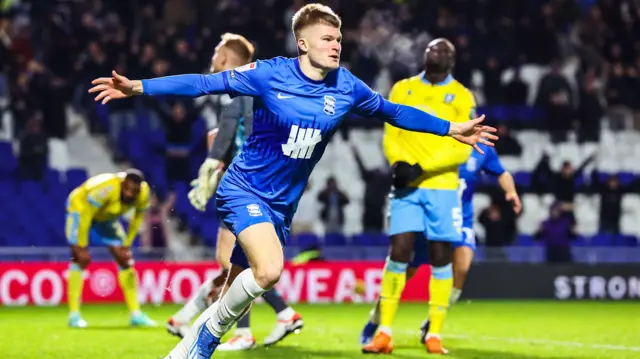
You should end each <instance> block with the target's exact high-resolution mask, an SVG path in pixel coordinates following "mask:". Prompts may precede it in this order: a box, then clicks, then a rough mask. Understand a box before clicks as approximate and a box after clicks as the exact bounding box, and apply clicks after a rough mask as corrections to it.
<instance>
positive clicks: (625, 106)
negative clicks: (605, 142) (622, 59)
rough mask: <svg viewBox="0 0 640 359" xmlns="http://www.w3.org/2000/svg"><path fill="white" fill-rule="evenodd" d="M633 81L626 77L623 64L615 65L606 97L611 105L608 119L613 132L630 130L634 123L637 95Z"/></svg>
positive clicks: (612, 68)
mask: <svg viewBox="0 0 640 359" xmlns="http://www.w3.org/2000/svg"><path fill="white" fill-rule="evenodd" d="M633 90H634V89H633V88H632V86H631V81H629V79H628V78H627V76H625V73H624V66H623V65H622V63H619V62H618V63H614V64H613V65H612V67H611V76H610V78H609V81H608V83H607V90H606V97H607V103H608V105H609V109H608V111H607V112H608V113H607V114H608V118H609V126H610V127H611V129H612V130H624V129H625V128H630V127H631V124H632V122H633V111H632V110H631V108H632V107H633V106H634V102H635V98H636V96H637V93H634V92H633Z"/></svg>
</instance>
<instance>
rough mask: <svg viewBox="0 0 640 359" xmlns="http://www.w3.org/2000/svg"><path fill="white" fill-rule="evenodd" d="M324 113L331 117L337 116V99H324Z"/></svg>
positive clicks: (326, 97)
mask: <svg viewBox="0 0 640 359" xmlns="http://www.w3.org/2000/svg"><path fill="white" fill-rule="evenodd" d="M324 113H326V114H327V115H329V116H333V115H335V114H336V99H335V97H333V96H325V97H324Z"/></svg>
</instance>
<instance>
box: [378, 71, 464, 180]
mask: <svg viewBox="0 0 640 359" xmlns="http://www.w3.org/2000/svg"><path fill="white" fill-rule="evenodd" d="M389 101H391V102H394V103H397V104H401V105H408V106H412V107H415V108H417V109H420V110H422V111H425V112H427V113H429V114H431V115H434V116H437V117H440V118H442V119H445V120H448V121H451V122H465V121H468V120H470V119H473V118H475V116H476V103H475V100H474V97H473V94H472V93H471V91H469V90H468V89H467V88H466V87H464V86H463V85H462V84H461V83H459V82H458V81H456V80H455V79H454V78H453V77H452V76H451V75H449V76H448V77H447V78H446V79H445V80H444V81H443V82H441V83H438V84H431V83H429V82H428V81H427V80H426V79H425V78H424V73H421V74H419V75H417V76H413V77H410V78H408V79H404V80H401V81H398V82H397V83H396V84H395V85H394V86H393V88H392V89H391V93H390V94H389ZM384 126H385V127H384V139H383V148H384V153H385V156H386V157H387V160H388V161H389V164H391V165H393V164H394V163H396V162H399V161H404V162H407V163H409V164H415V163H418V164H420V167H422V169H423V170H424V171H425V173H424V174H423V175H422V176H421V177H420V178H419V179H418V180H416V181H415V182H414V183H412V184H410V187H415V188H429V189H447V190H451V189H457V188H458V167H459V166H460V165H461V164H463V163H464V162H465V161H466V160H467V159H468V158H469V155H470V154H471V151H472V148H471V147H470V146H468V145H465V144H462V143H460V142H458V141H456V140H454V139H453V138H451V137H440V136H437V135H433V134H428V133H421V132H413V131H407V130H403V129H400V128H397V127H394V126H391V125H389V124H387V123H385V125H384Z"/></svg>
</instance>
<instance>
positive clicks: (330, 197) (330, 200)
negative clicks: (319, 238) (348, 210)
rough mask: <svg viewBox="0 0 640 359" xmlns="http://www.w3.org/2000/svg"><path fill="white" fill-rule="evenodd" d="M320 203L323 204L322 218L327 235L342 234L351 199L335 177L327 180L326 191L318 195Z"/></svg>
mask: <svg viewBox="0 0 640 359" xmlns="http://www.w3.org/2000/svg"><path fill="white" fill-rule="evenodd" d="M318 201H319V202H320V203H321V204H322V206H323V207H322V210H321V211H320V218H322V221H323V222H324V225H325V232H326V233H342V226H343V225H344V207H345V206H346V205H347V204H349V198H348V197H347V195H346V194H344V192H343V191H342V190H340V189H339V188H338V182H337V181H336V179H335V178H334V177H329V178H328V179H327V185H326V187H325V189H323V190H322V192H320V193H319V194H318Z"/></svg>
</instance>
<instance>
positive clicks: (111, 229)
mask: <svg viewBox="0 0 640 359" xmlns="http://www.w3.org/2000/svg"><path fill="white" fill-rule="evenodd" d="M96 230H97V233H98V234H99V235H100V237H101V241H102V243H103V244H105V245H107V246H108V248H109V252H111V256H112V257H113V260H114V261H115V262H116V263H117V265H118V284H120V289H122V294H123V295H124V301H125V303H126V304H127V308H128V309H129V314H130V316H131V318H130V323H131V325H132V326H144V327H154V326H156V322H154V321H153V320H151V319H150V318H149V317H148V316H147V315H146V314H144V313H143V312H142V311H141V310H140V303H139V302H138V273H137V272H136V269H135V267H134V261H133V254H132V253H131V249H130V248H128V247H124V246H122V242H123V239H124V238H125V232H124V229H123V228H122V225H121V224H120V222H118V221H113V222H108V223H100V224H99V225H98V226H96Z"/></svg>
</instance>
